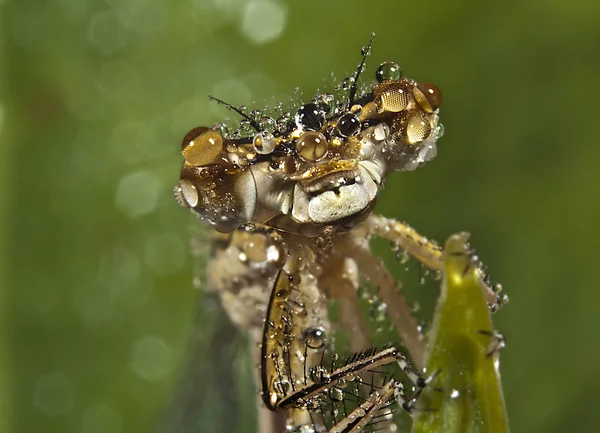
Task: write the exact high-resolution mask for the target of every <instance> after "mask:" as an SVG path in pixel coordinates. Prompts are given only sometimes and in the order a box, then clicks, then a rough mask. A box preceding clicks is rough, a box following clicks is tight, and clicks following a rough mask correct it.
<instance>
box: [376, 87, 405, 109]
mask: <svg viewBox="0 0 600 433" xmlns="http://www.w3.org/2000/svg"><path fill="white" fill-rule="evenodd" d="M375 93H376V95H377V97H376V102H377V111H378V112H379V113H384V112H386V111H387V112H389V113H399V112H400V111H402V110H405V109H406V107H407V106H408V104H409V102H410V95H409V94H408V93H407V91H406V89H404V86H403V85H402V83H401V82H398V81H391V82H385V83H382V84H380V85H379V86H378V87H377V89H376V90H375Z"/></svg>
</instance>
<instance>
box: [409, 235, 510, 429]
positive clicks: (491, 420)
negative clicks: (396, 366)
mask: <svg viewBox="0 0 600 433" xmlns="http://www.w3.org/2000/svg"><path fill="white" fill-rule="evenodd" d="M467 238H468V235H467V234H466V233H460V234H456V235H453V236H451V237H450V238H449V239H448V240H447V241H446V245H445V248H444V279H443V283H442V291H441V294H440V298H439V301H438V305H437V308H436V313H435V317H434V323H433V326H432V329H431V334H430V352H429V354H428V357H427V361H426V365H427V371H428V372H429V373H430V374H434V375H435V374H436V372H437V376H435V378H434V379H433V380H432V382H431V383H430V384H429V385H428V386H427V387H426V388H425V389H424V390H423V393H422V394H421V396H420V398H419V399H418V400H417V406H416V407H415V413H416V415H415V422H414V426H413V432H414V433H425V432H427V433H429V432H461V433H463V432H464V433H466V432H469V433H475V432H480V433H492V432H494V433H503V432H508V431H509V427H508V417H507V414H506V408H505V405H504V397H503V395H502V385H501V382H500V374H499V370H498V367H499V360H498V355H499V353H498V352H499V349H500V347H501V345H502V340H501V339H500V336H499V334H497V333H496V331H495V330H494V326H493V324H492V320H491V317H490V313H489V309H488V306H487V303H486V301H485V298H484V292H483V290H484V287H483V284H482V282H481V280H480V276H479V272H478V271H477V266H476V265H475V264H474V263H473V260H472V257H471V255H470V251H469V249H468V247H467V245H466V241H467Z"/></svg>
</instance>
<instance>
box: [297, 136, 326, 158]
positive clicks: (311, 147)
mask: <svg viewBox="0 0 600 433" xmlns="http://www.w3.org/2000/svg"><path fill="white" fill-rule="evenodd" d="M296 151H297V152H298V155H300V157H301V158H302V159H304V160H306V161H310V162H312V161H318V160H319V159H321V158H323V157H324V156H325V154H326V153H327V139H326V138H325V136H324V135H323V134H321V133H320V132H306V133H304V134H302V136H301V137H300V138H299V139H298V141H296Z"/></svg>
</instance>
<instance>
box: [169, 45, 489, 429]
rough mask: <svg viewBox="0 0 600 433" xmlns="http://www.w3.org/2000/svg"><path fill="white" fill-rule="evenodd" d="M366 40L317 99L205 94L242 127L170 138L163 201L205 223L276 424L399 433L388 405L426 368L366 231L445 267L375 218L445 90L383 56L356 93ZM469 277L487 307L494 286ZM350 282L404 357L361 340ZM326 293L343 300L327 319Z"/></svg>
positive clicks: (434, 122)
mask: <svg viewBox="0 0 600 433" xmlns="http://www.w3.org/2000/svg"><path fill="white" fill-rule="evenodd" d="M372 40H373V39H372V38H371V41H370V43H369V45H368V46H367V47H366V48H363V57H362V61H361V63H360V65H358V67H357V70H356V72H355V73H354V74H353V76H352V77H350V78H349V79H347V80H345V85H343V86H342V87H341V89H340V92H338V93H339V94H338V95H335V94H332V93H318V94H316V95H315V96H314V97H313V98H312V100H311V101H310V102H307V103H305V104H303V105H301V106H300V107H298V108H297V109H296V110H295V113H294V115H290V114H289V113H287V114H283V115H282V116H281V117H279V118H278V119H274V118H273V117H270V116H267V115H265V114H264V113H262V112H253V113H250V114H247V113H246V112H245V110H244V109H241V108H238V107H234V106H232V105H230V104H228V103H225V102H223V101H221V100H219V99H217V98H213V97H211V98H212V99H214V100H216V101H217V102H219V103H221V104H223V105H225V106H227V107H228V108H229V109H230V110H232V111H234V112H236V113H237V114H239V115H240V116H241V117H242V118H243V121H242V123H243V125H242V126H241V127H240V128H239V129H238V130H236V131H232V132H228V131H225V130H224V129H223V127H222V126H221V125H217V126H214V127H211V128H208V127H200V128H194V129H192V130H191V131H190V132H189V133H188V134H187V135H186V136H185V137H184V139H183V142H182V154H183V157H184V162H183V165H182V168H181V172H180V180H179V182H178V183H177V185H176V187H175V190H174V194H175V198H176V200H177V202H178V203H179V204H180V205H181V206H183V207H185V208H189V209H190V210H191V212H192V213H194V214H195V215H196V216H197V217H198V218H199V219H200V221H201V222H202V223H204V224H206V225H209V226H210V227H212V228H213V229H214V231H215V232H214V235H213V237H212V250H213V252H212V256H211V259H210V261H209V264H208V267H209V273H208V282H207V285H208V287H209V289H210V290H213V291H216V292H217V293H218V294H219V296H220V298H221V301H222V304H223V307H224V309H225V310H226V312H227V314H228V316H229V318H230V320H231V321H232V322H233V323H234V324H235V325H236V326H237V327H238V328H239V329H240V330H243V331H244V332H247V333H248V334H249V335H250V338H251V341H252V343H253V344H252V347H253V348H254V353H253V355H254V357H255V359H256V360H257V362H258V363H259V364H260V372H259V380H258V382H259V388H260V395H261V400H262V403H261V405H262V409H261V410H263V411H266V412H267V413H271V412H272V413H274V414H283V416H284V417H285V427H286V429H287V431H297V432H306V433H308V432H327V431H328V432H346V433H351V432H354V433H355V432H359V431H368V429H369V428H373V429H377V430H383V431H395V429H396V427H395V425H394V420H393V414H394V412H395V411H396V410H397V408H402V409H404V410H406V411H411V410H412V409H413V408H414V407H415V404H416V402H417V399H418V396H419V394H420V393H421V391H422V390H423V388H424V387H426V386H427V385H428V384H429V383H430V382H431V381H432V380H433V379H434V378H435V375H436V372H425V371H424V370H423V363H424V357H425V352H426V349H427V342H426V339H425V338H424V337H423V335H422V334H421V331H420V327H419V326H418V323H417V321H416V319H415V318H414V317H413V312H412V310H411V308H410V306H409V305H408V303H407V301H406V299H405V298H404V296H403V295H402V293H401V292H400V291H399V287H398V284H397V282H396V281H395V280H394V278H393V277H392V275H391V274H390V272H389V271H388V269H387V268H386V267H385V266H384V265H383V263H382V262H381V260H380V259H379V258H378V257H376V256H374V255H373V253H372V252H371V249H370V246H369V240H370V239H371V238H373V237H381V238H383V239H386V240H388V241H391V242H392V243H393V245H395V246H396V247H397V248H398V249H400V250H402V251H403V252H405V253H406V254H408V255H410V256H412V257H415V258H416V259H417V260H418V261H419V262H421V263H422V264H423V265H424V266H425V267H427V268H429V269H430V270H432V271H436V272H440V271H441V270H442V259H441V257H442V249H441V248H440V247H439V246H438V245H437V244H436V243H435V242H433V241H430V240H428V239H427V238H425V237H423V236H421V235H419V234H418V233H417V232H416V231H415V230H413V229H412V228H411V227H409V226H408V225H406V224H403V223H400V222H398V221H395V220H392V219H389V218H385V217H382V216H379V215H375V214H373V212H372V211H373V208H374V206H375V202H376V200H377V197H378V194H379V192H380V190H381V188H382V187H383V185H384V183H385V180H386V178H387V176H388V175H390V174H391V173H392V172H396V171H398V172H410V171H412V170H415V169H416V168H418V167H420V166H422V165H423V164H425V163H427V162H428V161H430V160H431V159H432V158H434V157H435V156H436V153H437V147H436V143H437V140H438V138H439V137H440V136H441V133H442V127H441V124H440V123H439V117H438V113H439V107H440V104H441V102H442V98H441V92H440V90H439V89H438V88H437V87H436V86H435V85H433V84H427V83H419V82H417V81H414V80H411V79H408V78H404V77H402V76H401V75H402V74H401V71H400V68H399V67H398V65H397V64H395V63H392V62H385V63H382V64H381V65H380V66H379V67H378V68H377V70H376V74H375V75H376V82H375V83H374V84H373V85H372V86H371V87H368V88H365V89H363V90H361V88H360V87H359V78H360V76H361V73H362V72H363V70H364V66H365V62H366V59H367V55H368V54H369V51H370V48H371V43H372ZM480 272H481V277H482V278H483V279H484V280H485V282H486V285H487V294H486V296H487V297H488V299H489V302H490V305H493V306H496V305H497V304H498V302H497V300H498V295H497V288H495V287H492V286H491V285H490V284H489V282H488V281H487V278H486V277H485V275H484V273H483V271H480ZM361 281H367V282H368V283H369V284H370V285H371V286H373V287H375V288H376V292H377V299H378V300H379V301H380V302H381V305H384V306H385V310H386V311H387V313H388V314H389V316H390V319H391V322H392V323H393V326H394V327H395V329H396V330H397V332H398V334H399V336H400V338H401V342H402V345H403V346H404V348H405V349H406V351H403V350H400V348H399V346H397V345H394V344H389V345H387V346H386V347H383V348H380V349H373V348H371V343H370V337H369V335H370V330H369V323H368V321H366V320H365V319H364V318H363V314H362V313H361V311H360V305H359V304H360V302H359V291H360V287H361ZM332 302H335V303H336V305H338V307H339V310H338V316H339V319H338V322H339V323H337V324H335V326H334V324H333V323H332V320H331V318H330V311H329V305H330V304H331V303H332ZM334 327H339V328H342V329H344V330H345V331H346V333H347V335H348V336H349V338H348V346H349V348H350V350H351V351H352V352H353V353H354V355H351V356H349V357H348V358H346V359H345V360H343V359H339V358H338V357H337V356H336V354H335V353H333V350H332V345H331V340H332V337H331V336H332V335H333V333H334V331H335V329H334ZM409 359H410V360H409ZM390 366H396V368H397V369H398V370H400V372H399V373H398V375H400V376H402V377H403V378H404V381H403V380H400V379H398V378H397V376H395V375H393V374H391V373H388V372H387V370H386V368H389V367H390ZM264 419H267V420H270V421H266V422H265V421H263V424H262V425H261V427H260V431H264V432H274V431H281V430H282V429H283V426H282V425H281V423H280V424H277V423H278V422H280V421H281V416H278V415H274V416H273V417H266V418H264ZM278 419H279V421H277V420H278Z"/></svg>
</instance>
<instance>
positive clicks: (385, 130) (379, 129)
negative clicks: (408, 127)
mask: <svg viewBox="0 0 600 433" xmlns="http://www.w3.org/2000/svg"><path fill="white" fill-rule="evenodd" d="M389 133H390V128H389V127H388V126H387V125H386V124H385V123H380V124H379V125H377V126H375V127H374V128H373V139H375V140H377V141H383V140H385V139H386V138H387V136H388V134H389Z"/></svg>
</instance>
